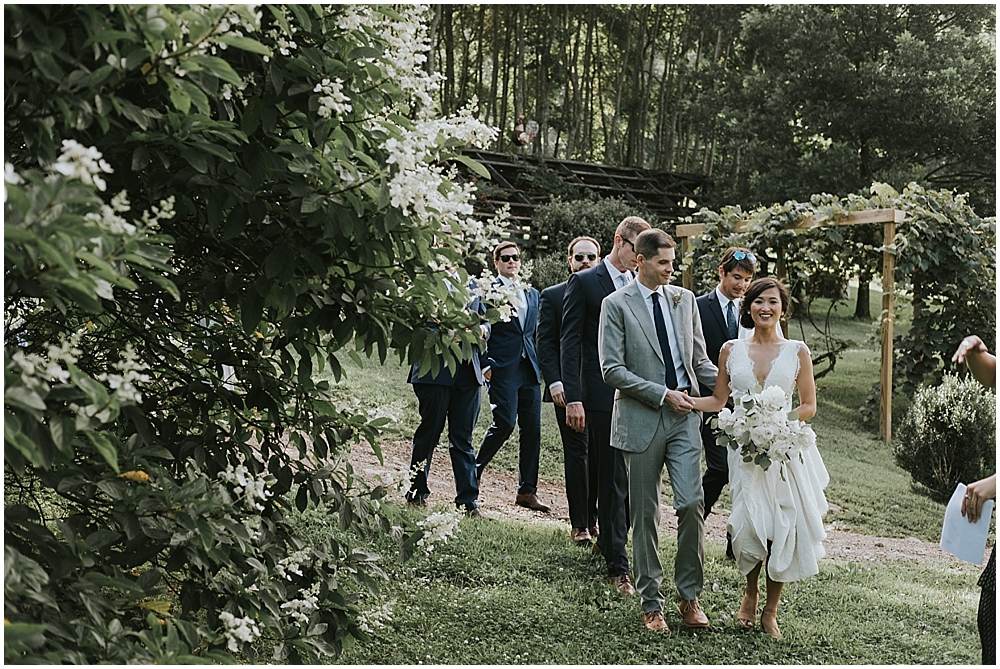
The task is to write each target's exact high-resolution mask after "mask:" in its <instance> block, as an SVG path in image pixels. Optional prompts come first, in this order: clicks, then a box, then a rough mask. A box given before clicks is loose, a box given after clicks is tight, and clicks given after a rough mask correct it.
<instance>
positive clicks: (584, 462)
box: [552, 404, 598, 528]
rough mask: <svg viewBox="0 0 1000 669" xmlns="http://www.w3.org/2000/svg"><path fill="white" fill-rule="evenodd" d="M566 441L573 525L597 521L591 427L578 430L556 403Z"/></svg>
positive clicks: (590, 524) (568, 497)
mask: <svg viewBox="0 0 1000 669" xmlns="http://www.w3.org/2000/svg"><path fill="white" fill-rule="evenodd" d="M552 407H553V408H554V409H555V410H556V423H558V424H559V435H560V436H561V437H562V445H563V471H564V472H565V474H566V501H567V502H568V503H569V521H570V525H571V526H572V527H587V528H589V527H595V526H596V525H597V470H598V462H597V448H596V447H595V448H591V447H590V440H589V439H588V438H587V430H584V431H583V432H577V431H576V430H574V429H572V428H571V427H569V426H568V425H566V408H565V407H560V406H556V405H554V404H553V405H552Z"/></svg>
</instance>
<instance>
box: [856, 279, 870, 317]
mask: <svg viewBox="0 0 1000 669" xmlns="http://www.w3.org/2000/svg"><path fill="white" fill-rule="evenodd" d="M870 281H871V276H869V275H868V273H867V272H862V273H861V275H860V277H859V278H858V301H857V304H855V305H854V317H855V318H857V319H858V320H866V321H870V320H871V319H872V309H871V287H870V286H869V285H868V284H869V282H870Z"/></svg>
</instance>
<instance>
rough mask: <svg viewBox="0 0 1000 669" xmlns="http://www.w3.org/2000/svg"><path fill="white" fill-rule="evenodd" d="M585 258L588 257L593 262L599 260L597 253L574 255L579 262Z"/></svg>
mask: <svg viewBox="0 0 1000 669" xmlns="http://www.w3.org/2000/svg"><path fill="white" fill-rule="evenodd" d="M584 258H586V259H587V260H589V261H591V262H593V261H595V260H597V254H596V253H577V254H576V255H575V256H573V259H574V260H576V261H577V262H583V259H584Z"/></svg>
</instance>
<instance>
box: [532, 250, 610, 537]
mask: <svg viewBox="0 0 1000 669" xmlns="http://www.w3.org/2000/svg"><path fill="white" fill-rule="evenodd" d="M568 251H569V257H568V262H569V269H570V273H575V272H579V271H581V270H585V269H590V268H591V267H593V266H594V265H596V264H597V263H599V262H600V261H601V245H600V244H598V243H597V240H596V239H594V238H592V237H577V238H576V239H574V240H573V241H571V242H570V243H569V249H568ZM565 292H566V282H565V281H563V282H562V283H558V284H556V285H554V286H550V287H548V288H546V289H545V290H543V291H542V294H541V297H540V298H539V303H538V328H537V330H535V349H536V350H537V352H538V365H539V366H540V367H541V369H542V378H543V379H544V380H545V392H544V393H543V395H542V401H543V402H552V405H553V408H554V409H555V411H556V423H557V424H558V425H559V435H560V436H561V437H562V444H563V468H564V471H565V474H566V501H567V502H568V503H569V520H570V526H571V528H572V529H571V530H570V538H571V539H572V540H573V541H574V542H576V543H577V544H579V545H590V542H591V540H592V539H596V538H597V449H596V448H589V447H588V441H587V433H586V432H577V431H576V430H573V429H570V427H569V426H568V425H567V424H566V392H565V391H564V390H563V382H562V371H561V370H560V368H559V360H560V358H559V339H560V336H561V335H562V309H563V296H564V294H565Z"/></svg>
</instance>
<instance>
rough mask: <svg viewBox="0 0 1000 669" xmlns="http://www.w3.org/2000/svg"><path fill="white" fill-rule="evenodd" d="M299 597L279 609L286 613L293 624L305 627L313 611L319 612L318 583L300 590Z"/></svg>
mask: <svg viewBox="0 0 1000 669" xmlns="http://www.w3.org/2000/svg"><path fill="white" fill-rule="evenodd" d="M299 595H300V597H301V598H300V599H293V600H291V601H288V602H285V603H284V604H282V605H281V607H280V608H281V610H282V611H286V612H287V613H288V615H289V616H291V618H292V619H293V620H294V621H295V622H297V623H298V624H299V625H301V626H303V627H305V626H306V625H308V624H309V616H310V615H311V614H312V613H313V612H314V611H319V597H318V595H319V583H315V584H313V586H312V587H310V588H309V589H307V590H300V591H299Z"/></svg>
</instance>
